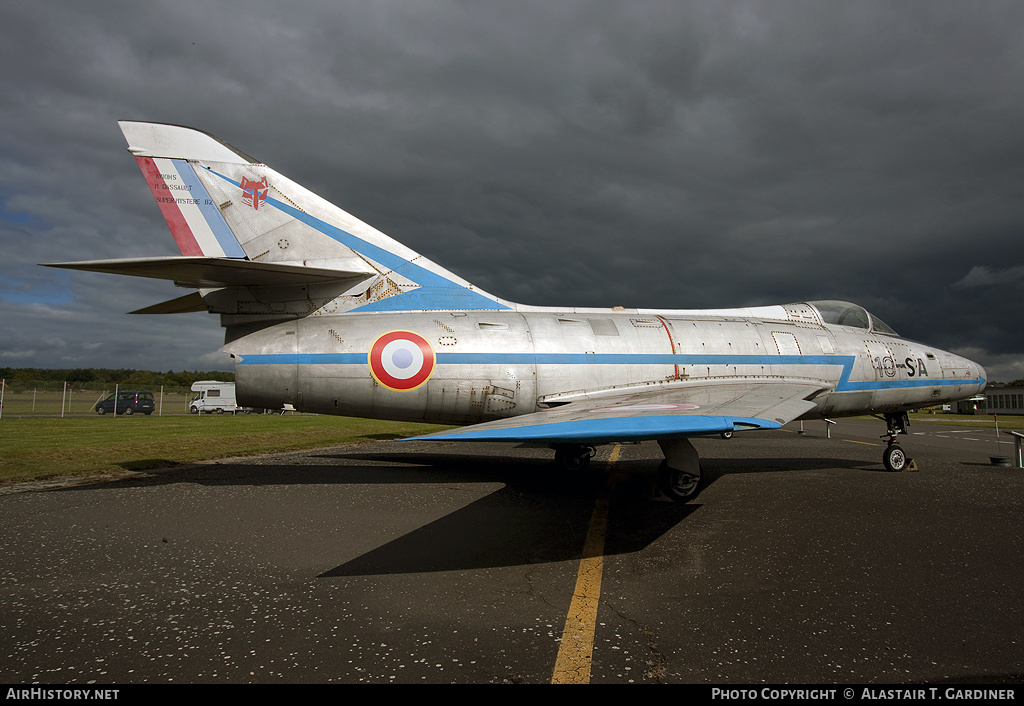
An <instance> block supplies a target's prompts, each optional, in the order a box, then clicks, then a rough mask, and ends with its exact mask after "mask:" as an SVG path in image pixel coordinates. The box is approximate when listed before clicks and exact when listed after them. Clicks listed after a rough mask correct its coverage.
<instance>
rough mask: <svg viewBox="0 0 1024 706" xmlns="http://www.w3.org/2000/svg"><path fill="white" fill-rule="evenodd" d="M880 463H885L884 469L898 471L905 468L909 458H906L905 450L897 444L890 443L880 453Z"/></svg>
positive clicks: (891, 471) (892, 471)
mask: <svg viewBox="0 0 1024 706" xmlns="http://www.w3.org/2000/svg"><path fill="white" fill-rule="evenodd" d="M882 463H883V464H884V465H885V470H887V471H889V472H890V473H898V472H900V471H905V470H906V469H907V466H908V465H909V464H910V459H909V458H907V454H906V452H905V451H903V449H902V448H900V446H899V444H891V445H890V446H889V448H887V449H886V450H885V453H884V454H882Z"/></svg>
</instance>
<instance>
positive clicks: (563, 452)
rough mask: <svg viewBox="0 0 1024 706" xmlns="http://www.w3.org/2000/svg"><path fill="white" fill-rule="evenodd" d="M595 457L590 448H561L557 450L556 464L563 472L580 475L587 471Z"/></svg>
mask: <svg viewBox="0 0 1024 706" xmlns="http://www.w3.org/2000/svg"><path fill="white" fill-rule="evenodd" d="M593 455H594V450H593V449H592V448H590V447H589V446H560V447H558V448H557V449H555V463H557V464H558V465H559V466H560V467H561V468H562V469H563V470H566V471H569V472H570V473H578V472H581V471H585V470H587V468H588V467H589V466H590V458H591V457H592V456H593Z"/></svg>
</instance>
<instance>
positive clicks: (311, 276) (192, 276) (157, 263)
mask: <svg viewBox="0 0 1024 706" xmlns="http://www.w3.org/2000/svg"><path fill="white" fill-rule="evenodd" d="M46 266H47V267H61V268H64V269H68V270H85V271H87V272H105V273H108V274H115V275H132V276H134V277H150V278H153V279H168V280H173V281H174V282H177V283H178V284H180V285H182V286H187V287H202V288H207V289H213V288H218V287H253V286H282V285H303V284H315V283H326V282H347V281H350V282H351V283H352V284H353V285H354V284H356V283H357V282H358V281H360V280H363V279H368V278H369V277H372V276H373V273H372V272H352V271H345V270H333V269H327V268H319V267H307V266H305V265H300V264H285V263H280V262H251V261H249V260H236V259H232V258H225V257H143V258H136V259H117V260H88V261H84V262H58V263H50V264H47V265H46Z"/></svg>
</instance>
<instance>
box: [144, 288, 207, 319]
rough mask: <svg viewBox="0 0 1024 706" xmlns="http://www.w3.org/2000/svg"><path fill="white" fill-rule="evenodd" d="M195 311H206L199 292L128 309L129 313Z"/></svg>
mask: <svg viewBox="0 0 1024 706" xmlns="http://www.w3.org/2000/svg"><path fill="white" fill-rule="evenodd" d="M195 311H206V304H204V303H203V296H202V295H201V294H200V293H199V292H192V293H191V294H186V295H185V296H183V297H178V298H177V299H171V300H170V301H166V302H161V303H159V304H154V305H153V306H147V307H145V308H143V309H136V310H135V311H129V312H128V313H129V314H191V313H192V312H195Z"/></svg>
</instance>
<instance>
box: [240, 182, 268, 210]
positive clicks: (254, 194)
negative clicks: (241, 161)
mask: <svg viewBox="0 0 1024 706" xmlns="http://www.w3.org/2000/svg"><path fill="white" fill-rule="evenodd" d="M240 186H241V187H242V201H244V202H245V204H246V205H247V206H252V207H253V208H254V209H256V210H257V211H258V210H259V208H260V204H261V203H264V202H266V200H267V191H268V190H269V189H270V184H268V183H267V178H266V177H263V178H262V179H260V180H259V181H253V180H251V179H246V178H245V177H242V183H241V185H240Z"/></svg>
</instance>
